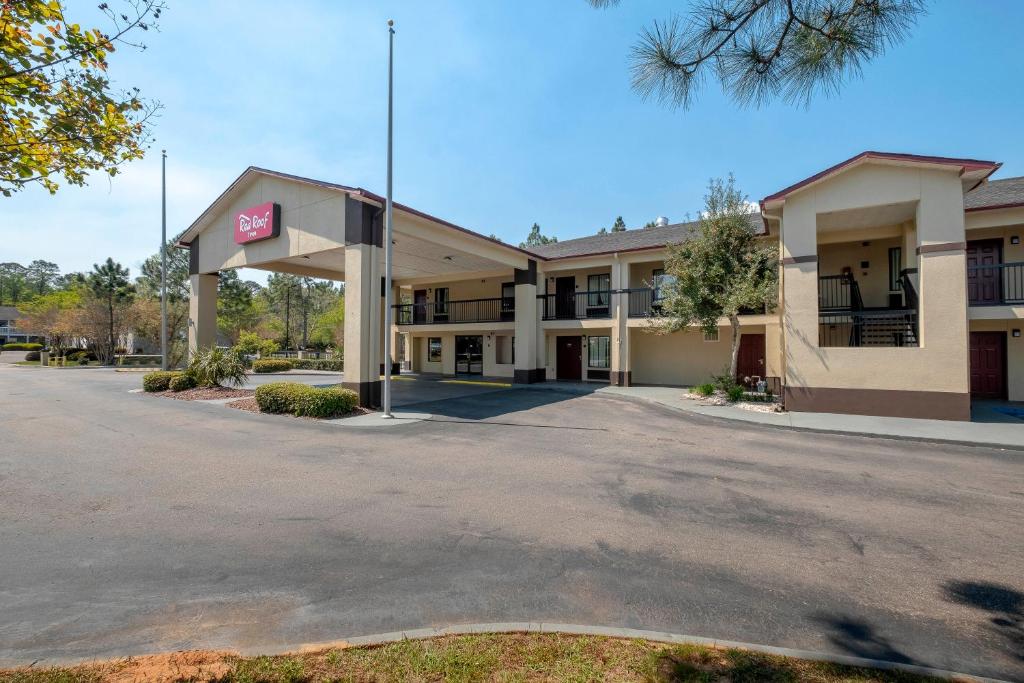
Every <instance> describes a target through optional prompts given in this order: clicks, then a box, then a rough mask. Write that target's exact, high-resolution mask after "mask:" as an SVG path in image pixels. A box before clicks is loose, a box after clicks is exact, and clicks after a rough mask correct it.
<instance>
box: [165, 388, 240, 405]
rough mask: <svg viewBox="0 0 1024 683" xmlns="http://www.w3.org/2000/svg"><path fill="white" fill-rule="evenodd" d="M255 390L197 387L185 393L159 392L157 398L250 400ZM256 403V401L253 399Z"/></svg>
mask: <svg viewBox="0 0 1024 683" xmlns="http://www.w3.org/2000/svg"><path fill="white" fill-rule="evenodd" d="M255 393H256V392H255V391H254V390H253V389H232V388H231V387H197V388H195V389H186V390H185V391H159V392H156V393H155V394H154V395H155V396H166V397H167V398H173V399H176V400H178V401H211V400H214V399H218V398H249V397H251V396H252V395H253V394H255ZM253 402H255V399H253Z"/></svg>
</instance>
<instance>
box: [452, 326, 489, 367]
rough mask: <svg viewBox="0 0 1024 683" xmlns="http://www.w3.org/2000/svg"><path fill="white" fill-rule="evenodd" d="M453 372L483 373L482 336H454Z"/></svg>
mask: <svg viewBox="0 0 1024 683" xmlns="http://www.w3.org/2000/svg"><path fill="white" fill-rule="evenodd" d="M455 374H457V375H482V374H484V338H483V337H482V336H476V335H457V336H456V337H455Z"/></svg>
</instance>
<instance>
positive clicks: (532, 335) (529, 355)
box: [513, 259, 545, 384]
mask: <svg viewBox="0 0 1024 683" xmlns="http://www.w3.org/2000/svg"><path fill="white" fill-rule="evenodd" d="M515 283H516V361H515V364H514V368H515V370H514V376H513V377H514V378H513V381H514V382H515V383H516V384H534V383H535V382H543V381H544V379H545V371H544V366H543V363H541V362H539V360H538V358H539V357H540V354H539V353H538V347H539V344H538V340H539V338H540V336H539V335H538V333H537V332H538V329H539V327H540V323H539V319H540V312H539V311H538V309H537V262H536V261H534V260H532V259H531V260H530V261H529V263H528V264H527V267H526V268H525V269H523V270H520V269H519V268H516V271H515ZM540 353H542V352H540Z"/></svg>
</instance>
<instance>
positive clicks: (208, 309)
mask: <svg viewBox="0 0 1024 683" xmlns="http://www.w3.org/2000/svg"><path fill="white" fill-rule="evenodd" d="M219 281H220V278H219V276H218V275H217V273H213V274H212V275H208V274H203V273H194V274H192V275H189V288H190V293H189V298H188V353H189V356H191V355H192V354H194V353H195V352H196V349H201V348H209V347H211V346H213V345H214V344H216V343H217V283H218V282H219Z"/></svg>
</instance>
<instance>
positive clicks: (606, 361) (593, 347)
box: [587, 337, 612, 368]
mask: <svg viewBox="0 0 1024 683" xmlns="http://www.w3.org/2000/svg"><path fill="white" fill-rule="evenodd" d="M611 342H612V338H611V337H590V338H589V339H588V341H587V366H588V367H591V368H607V367H610V366H611V347H612V343H611Z"/></svg>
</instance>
